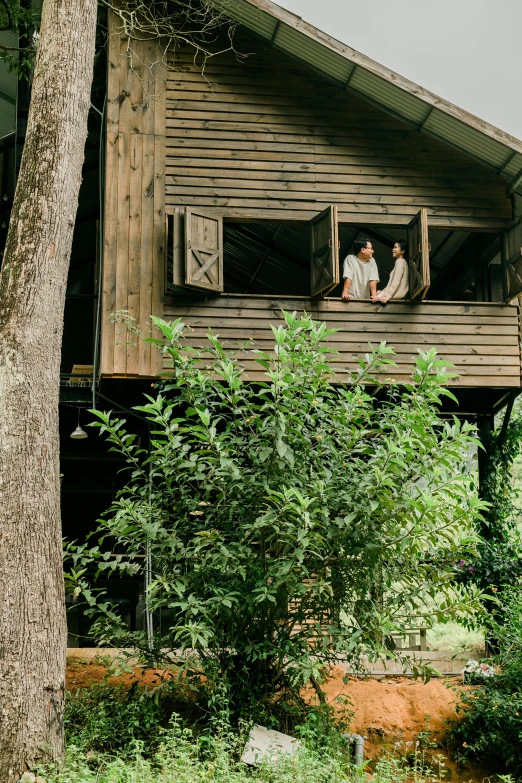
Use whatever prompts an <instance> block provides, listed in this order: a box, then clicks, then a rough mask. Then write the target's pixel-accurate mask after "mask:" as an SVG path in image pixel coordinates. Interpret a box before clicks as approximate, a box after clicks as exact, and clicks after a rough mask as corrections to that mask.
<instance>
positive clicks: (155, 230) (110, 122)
mask: <svg viewBox="0 0 522 783" xmlns="http://www.w3.org/2000/svg"><path fill="white" fill-rule="evenodd" d="M161 63H162V55H161V51H160V48H159V45H158V43H157V42H155V41H150V42H147V41H134V42H132V45H131V46H130V47H129V46H128V45H127V39H126V37H125V36H122V35H121V34H120V29H119V26H118V23H117V21H116V17H115V15H114V14H113V13H111V12H110V13H109V58H108V95H107V154H106V186H105V227H104V228H105V230H104V246H105V251H104V258H103V309H102V312H103V319H102V338H101V346H102V349H101V373H102V375H124V376H145V377H151V376H154V375H156V374H157V372H159V371H160V368H161V357H160V356H159V353H158V352H157V351H155V350H151V346H150V345H143V343H140V342H139V341H137V340H136V338H135V337H134V336H132V335H128V334H127V333H126V331H125V330H124V329H123V328H122V326H121V325H119V324H116V326H115V325H114V324H112V323H111V322H110V314H111V313H113V312H115V311H116V310H127V311H128V312H129V315H131V316H132V317H133V318H135V319H136V322H137V323H138V324H139V325H140V327H141V328H142V329H143V330H144V331H147V329H148V327H147V323H148V322H149V321H150V315H151V314H154V315H161V312H162V306H163V305H162V292H163V287H164V241H165V111H166V110H165V83H166V67H165V66H164V65H162V64H161Z"/></svg>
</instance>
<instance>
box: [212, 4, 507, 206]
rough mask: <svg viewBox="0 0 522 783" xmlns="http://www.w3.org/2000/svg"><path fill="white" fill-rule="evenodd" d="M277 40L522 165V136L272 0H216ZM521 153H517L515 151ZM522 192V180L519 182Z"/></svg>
mask: <svg viewBox="0 0 522 783" xmlns="http://www.w3.org/2000/svg"><path fill="white" fill-rule="evenodd" d="M211 2H213V3H214V5H215V6H217V7H219V8H220V9H221V10H223V12H224V13H225V14H226V15H227V16H229V17H230V18H231V19H234V20H236V21H238V22H240V23H241V24H243V25H244V26H245V27H247V28H248V29H249V30H251V31H252V32H254V33H256V34H257V35H259V36H261V37H262V38H263V39H264V40H266V41H268V42H269V43H270V44H271V45H272V46H274V47H275V48H277V49H280V50H281V51H283V52H285V53H286V54H289V55H291V56H292V57H296V58H297V59H299V60H301V61H302V62H304V63H306V64H307V65H309V66H310V67H312V68H314V69H315V70H316V71H318V72H319V73H322V74H324V75H325V76H326V77H328V78H329V79H331V80H333V81H334V82H335V83H337V84H338V85H339V86H341V87H343V88H345V89H348V90H352V91H354V92H356V93H357V94H358V95H360V96H361V97H363V98H366V99H367V100H368V101H370V102H371V103H374V104H376V105H378V106H380V107H381V108H382V109H383V110H384V111H387V112H389V113H391V114H393V115H394V116H396V117H398V118H400V119H402V120H403V121H405V122H407V123H408V124H410V125H414V126H415V127H416V128H418V129H419V130H421V131H422V132H424V133H427V134H429V135H431V136H435V137H436V138H438V139H440V140H441V141H442V142H446V143H447V144H450V145H451V146H453V147H456V148H457V149H458V150H460V151H462V152H464V153H466V154H468V155H470V156H471V157H473V158H474V159H475V160H478V161H480V162H481V163H484V164H486V165H488V166H490V167H492V168H494V169H495V170H496V171H497V172H498V173H499V174H501V175H502V176H504V177H506V178H508V179H509V178H510V179H511V180H513V178H515V179H516V178H517V177H518V174H519V172H520V171H521V169H522V141H521V140H520V139H517V138H515V137H514V136H510V135H509V134H508V133H505V132H504V131H502V130H500V129H499V128H495V127H494V126H493V125H490V124H489V123H487V122H485V121H483V120H480V119H479V118H478V117H475V116H474V115H472V114H469V113H468V112H466V111H464V110H463V109H460V108H459V107H458V106H455V105H454V104H452V103H449V102H448V101H445V100H444V99H442V98H439V97H438V96H437V95H434V93H431V92H429V91H428V90H424V89H423V88H422V87H420V86H419V85H417V84H414V83H413V82H410V81H409V80H408V79H405V78H404V77H402V76H400V75H399V74H397V73H394V72H393V71H390V70H389V69H388V68H385V67H384V66H382V65H379V63H376V62H375V61H374V60H371V59H370V58H369V57H366V56H365V55H363V54H361V53H360V52H357V51H356V50H355V49H352V48H351V47H349V46H347V45H345V44H343V43H341V42H340V41H337V40H336V39H335V38H332V37H331V36H329V35H327V34H326V33H324V32H322V31H321V30H319V29H317V28H316V27H313V26H312V25H310V24H308V23H307V22H305V21H304V20H302V19H301V17H299V16H296V15H295V14H292V13H290V12H289V11H286V10H285V9H283V8H281V7H280V6H278V5H276V4H275V3H272V2H271V0H211ZM514 153H515V154H514ZM516 192H518V193H520V194H522V182H520V183H519V184H518V186H517V188H516Z"/></svg>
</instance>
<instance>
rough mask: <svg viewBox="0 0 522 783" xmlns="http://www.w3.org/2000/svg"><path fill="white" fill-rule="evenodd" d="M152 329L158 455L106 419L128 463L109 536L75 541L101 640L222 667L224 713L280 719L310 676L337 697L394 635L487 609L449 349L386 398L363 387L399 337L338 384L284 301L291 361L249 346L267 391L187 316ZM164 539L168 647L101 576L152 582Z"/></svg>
mask: <svg viewBox="0 0 522 783" xmlns="http://www.w3.org/2000/svg"><path fill="white" fill-rule="evenodd" d="M154 321H155V324H156V326H157V327H158V329H159V330H160V331H161V333H162V335H163V339H162V340H152V342H154V343H156V345H157V346H158V347H159V348H160V350H161V351H162V352H163V354H164V356H165V357H166V358H167V359H169V360H170V363H171V365H172V369H171V371H170V373H169V378H168V380H167V381H166V382H165V383H164V385H163V388H162V390H161V392H160V393H159V394H158V395H157V397H155V398H154V397H151V396H149V397H147V402H146V404H145V405H142V406H140V407H138V408H137V410H139V411H140V412H141V413H142V414H143V415H144V416H145V417H146V418H147V419H148V421H149V422H150V426H151V428H152V434H151V444H150V453H149V452H148V450H145V449H143V448H140V447H139V445H138V443H137V440H136V437H135V436H134V435H133V434H131V433H129V432H127V431H126V428H125V420H123V419H119V418H117V417H115V416H113V415H112V414H111V413H102V412H96V416H97V418H98V421H97V423H95V425H93V426H97V427H98V428H99V429H100V432H101V433H102V434H104V435H105V436H106V437H107V439H108V441H109V443H110V444H111V448H112V450H113V451H115V452H117V453H118V454H120V455H122V456H123V457H124V458H125V460H126V461H127V465H128V468H129V473H130V475H129V480H128V484H127V486H126V487H125V488H124V489H123V490H122V491H121V492H120V493H119V495H118V497H117V499H116V500H115V502H114V503H113V505H112V506H111V508H110V509H109V510H108V512H107V514H106V516H105V518H104V519H103V520H101V521H100V527H99V530H98V532H97V537H98V543H97V544H96V545H95V546H87V545H80V546H76V545H73V546H71V547H70V548H69V554H70V556H71V557H72V560H73V569H74V571H75V574H76V577H74V579H75V580H76V582H77V584H76V588H75V589H76V590H77V591H79V590H81V591H83V594H84V596H85V598H86V600H87V601H88V602H89V603H90V605H91V608H92V612H93V614H94V615H95V617H96V622H95V625H94V629H95V633H96V636H97V639H98V641H99V642H100V643H101V644H106V645H108V644H113V645H116V646H118V647H131V648H135V649H137V650H138V651H139V652H140V654H141V657H142V660H143V661H145V662H148V663H155V664H157V663H160V662H162V661H165V660H168V661H169V662H172V660H176V661H177V663H178V665H179V666H180V667H183V669H184V671H185V672H187V674H188V675H189V676H191V675H194V676H197V677H199V676H200V675H201V674H204V675H205V677H206V688H207V697H206V698H207V702H208V709H209V710H210V711H211V712H212V711H213V710H214V709H215V705H217V704H220V705H222V704H223V703H224V701H225V700H226V701H227V703H228V705H229V708H230V710H231V712H232V713H233V714H235V715H236V716H239V715H247V716H248V717H249V718H250V717H255V719H256V720H258V721H259V722H268V721H269V720H270V714H272V713H273V710H274V705H277V704H278V703H279V699H280V697H281V695H282V694H283V695H284V701H285V703H288V702H289V701H290V702H291V701H292V699H293V700H294V701H295V702H298V701H299V698H300V697H299V693H300V689H301V687H302V686H303V685H305V684H306V683H308V682H311V683H312V684H313V685H314V686H315V687H316V688H317V690H318V692H319V695H321V691H320V681H321V677H322V675H323V672H324V668H325V667H326V666H328V665H329V664H332V663H334V662H335V661H337V660H339V659H340V658H341V659H344V660H349V661H352V662H353V663H354V665H359V663H360V660H361V656H363V655H368V656H369V657H371V658H375V657H376V656H379V655H388V656H390V655H391V654H392V653H390V652H389V650H387V649H386V644H385V641H386V638H387V637H388V636H389V634H390V633H391V632H392V631H399V632H402V633H404V632H406V630H407V629H408V628H411V627H412V626H413V627H415V626H418V625H419V624H420V623H422V624H427V625H429V624H430V623H431V622H432V621H434V620H437V619H438V620H441V619H443V620H446V619H450V618H456V617H460V616H462V615H465V614H466V613H469V612H470V611H473V610H474V609H476V608H477V605H478V595H477V591H476V590H475V589H474V588H473V587H470V588H469V589H467V588H464V587H461V588H460V591H459V589H458V588H457V587H456V586H455V583H454V568H453V566H452V563H453V562H454V560H455V558H456V557H459V556H461V555H462V554H463V553H466V552H468V553H469V552H472V551H473V550H474V545H475V533H474V525H475V522H476V520H477V518H478V517H479V516H480V512H481V510H482V509H483V508H484V504H483V503H481V501H479V499H478V497H477V495H476V493H475V492H474V491H473V489H472V487H471V485H470V480H469V477H468V476H467V475H466V455H467V450H468V449H469V446H470V444H471V443H474V440H473V438H472V436H471V427H470V426H469V425H468V424H466V423H464V424H461V423H459V422H458V421H457V420H456V419H453V420H451V421H448V420H442V419H441V417H440V415H439V413H438V406H439V404H440V400H441V398H442V396H443V395H445V394H449V392H448V391H447V390H446V389H445V387H444V384H445V383H446V382H447V379H448V373H447V366H446V363H445V362H443V361H440V360H438V359H437V357H436V355H435V351H433V350H431V351H428V352H427V353H425V354H420V355H419V356H418V357H417V360H416V364H415V368H414V371H413V376H412V383H411V384H408V385H407V386H406V387H405V388H404V389H402V390H400V389H398V388H397V387H396V386H394V385H393V384H391V385H390V386H389V388H388V390H387V393H386V394H385V395H384V396H383V399H381V400H380V401H379V402H376V401H375V399H374V398H373V397H372V396H371V395H370V394H369V393H368V391H367V390H366V389H365V384H368V383H372V382H373V383H374V384H376V385H377V381H375V379H373V376H374V374H375V373H376V372H381V373H382V372H384V371H386V370H387V369H388V368H389V367H390V366H393V362H392V355H393V351H392V349H390V348H388V347H387V346H386V345H385V344H381V345H380V346H379V347H378V348H372V349H371V353H370V354H368V355H367V357H366V359H365V360H363V361H361V362H360V367H359V371H358V372H357V373H355V374H354V375H353V376H352V378H351V382H350V383H348V384H338V383H336V382H335V381H336V380H337V377H336V376H335V375H334V374H333V372H332V370H331V369H330V366H329V364H328V363H327V359H329V358H331V357H330V354H331V353H332V349H330V348H328V347H326V345H325V341H326V340H327V338H328V337H330V336H331V335H332V331H330V330H328V329H327V328H326V325H325V324H324V323H322V324H318V323H315V322H313V321H312V320H311V319H309V318H308V317H307V316H304V317H302V318H299V317H297V316H296V315H295V314H293V315H291V314H288V313H286V314H285V321H286V324H285V326H281V327H279V328H277V329H276V328H274V329H273V333H274V342H275V346H274V353H273V354H264V353H259V352H251V354H250V356H251V358H252V359H255V361H257V363H258V365H259V366H260V367H261V368H262V369H264V371H265V373H266V378H267V380H266V382H265V383H262V384H257V385H254V384H252V383H248V382H244V381H243V380H242V368H241V366H240V364H239V363H238V361H236V360H235V359H234V358H232V357H230V355H229V354H227V353H226V352H225V350H224V349H223V346H222V345H221V343H220V342H219V340H218V339H217V338H216V337H214V336H212V335H209V336H208V340H209V353H207V354H206V358H205V356H202V355H200V354H199V353H198V352H197V351H194V350H191V349H190V348H189V347H188V346H186V345H185V344H184V341H183V332H184V327H183V324H182V323H181V322H180V321H176V322H175V323H173V324H167V323H165V322H164V321H161V320H160V319H154ZM209 355H210V359H208V356H209ZM344 378H346V375H344ZM372 379H373V380H372ZM146 551H149V552H150V555H151V562H152V569H151V581H150V586H149V589H148V594H147V600H148V603H149V607H150V610H151V611H152V612H154V615H155V618H156V627H158V626H159V619H161V632H160V631H159V629H158V632H157V634H156V637H155V639H154V643H153V645H152V649H151V648H150V645H149V641H148V640H147V638H146V636H145V634H144V633H141V632H139V633H138V632H137V633H129V632H128V630H127V629H126V627H125V626H124V625H123V623H122V622H121V621H120V618H119V617H118V614H117V612H116V611H115V610H114V607H113V606H112V605H111V604H109V603H108V602H105V603H104V601H103V599H102V598H101V599H100V598H99V597H97V595H96V593H95V591H94V590H93V589H92V588H91V586H90V585H89V584H88V581H87V578H86V572H85V569H91V570H92V569H93V568H95V569H96V570H97V573H98V574H102V575H103V576H104V578H106V576H107V574H111V575H114V574H128V573H131V574H143V570H144V562H145V559H144V553H145V552H146ZM435 599H436V602H435ZM428 606H434V607H435V608H434V609H428V608H427V607H428ZM220 689H221V690H220ZM222 689H224V690H222ZM224 693H225V694H226V699H224Z"/></svg>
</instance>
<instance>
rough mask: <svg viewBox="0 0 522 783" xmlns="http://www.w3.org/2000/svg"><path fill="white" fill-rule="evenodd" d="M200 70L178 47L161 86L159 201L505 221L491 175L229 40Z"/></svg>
mask: <svg viewBox="0 0 522 783" xmlns="http://www.w3.org/2000/svg"><path fill="white" fill-rule="evenodd" d="M235 40H236V48H237V49H238V50H239V51H240V52H248V53H249V54H248V57H246V58H240V57H237V56H236V55H235V53H234V52H225V53H223V54H219V55H217V56H215V57H212V58H210V59H209V60H208V61H207V63H206V65H205V69H204V73H203V74H202V72H201V65H200V64H199V63H198V64H195V63H194V53H193V51H191V50H190V49H188V48H185V49H181V50H177V51H176V53H175V54H173V55H172V63H171V67H172V70H169V74H168V82H167V88H168V90H167V169H166V203H167V207H168V208H169V211H172V209H173V207H175V206H183V205H186V206H196V205H197V206H204V207H213V208H216V210H217V211H219V213H220V214H222V215H224V216H228V217H236V218H239V217H241V218H243V217H250V218H262V219H268V220H270V219H274V220H275V219H277V220H284V219H286V220H289V219H291V220H308V219H310V218H312V217H313V216H314V215H315V214H317V213H318V212H320V211H321V210H322V209H324V208H325V207H326V206H327V205H328V204H331V203H336V204H338V209H339V220H341V221H346V222H367V223H400V224H404V223H407V222H408V221H409V220H410V219H411V217H412V216H413V215H414V214H416V212H418V210H419V208H420V207H423V206H425V207H427V208H428V214H429V220H430V225H433V226H435V225H437V226H448V227H451V226H456V225H458V226H460V227H474V226H475V227H476V226H479V227H482V228H488V227H490V228H491V227H494V228H498V226H499V225H500V224H502V222H503V221H506V220H510V219H511V217H512V207H511V202H510V200H509V198H508V197H507V195H506V186H505V184H504V183H503V181H502V180H501V179H500V178H499V177H497V176H496V175H495V174H494V173H493V172H491V171H490V170H488V169H487V168H484V167H482V166H481V165H480V164H478V163H475V162H474V161H472V160H470V159H469V158H466V157H465V156H463V155H462V154H460V153H458V152H457V151H454V150H453V149H452V148H450V147H446V146H443V145H442V144H441V143H439V142H438V141H436V140H432V139H431V138H429V137H427V136H424V135H423V134H421V133H419V132H417V131H415V130H413V129H410V128H408V127H407V126H406V125H404V124H403V123H401V122H400V121H398V120H395V119H394V118H392V117H390V116H389V115H387V114H385V113H384V112H382V111H380V110H379V109H377V108H374V107H372V106H371V105H370V104H368V103H366V102H363V101H362V100H361V99H359V98H357V97H355V96H353V95H350V94H349V93H347V92H344V91H343V90H341V89H340V88H337V87H334V86H331V85H329V84H328V83H327V82H325V81H323V80H321V79H320V78H319V77H316V76H315V75H314V73H313V71H312V70H310V69H306V68H305V67H304V66H301V65H300V64H298V63H296V62H295V61H293V60H292V59H290V58H288V57H286V56H285V55H283V54H281V53H280V52H277V51H274V50H273V49H270V48H266V47H265V46H264V44H262V43H261V42H260V41H258V40H256V39H249V38H244V37H242V35H241V34H239V33H236V39H235Z"/></svg>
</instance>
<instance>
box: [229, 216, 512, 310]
mask: <svg viewBox="0 0 522 783" xmlns="http://www.w3.org/2000/svg"><path fill="white" fill-rule="evenodd" d="M223 234H224V280H225V292H227V293H238V294H239V293H242V294H259V295H267V296H276V295H280V296H309V295H310V226H309V224H308V223H306V222H299V221H292V222H285V223H275V222H272V223H264V222H249V223H236V222H225V223H224V231H223ZM407 234H408V232H407V227H406V226H382V225H375V226H371V225H360V226H359V225H354V224H347V223H344V224H343V223H339V241H340V250H339V261H340V266H341V270H340V272H341V275H340V276H341V278H342V263H343V260H344V258H345V257H346V256H347V255H348V254H349V253H351V252H353V243H354V241H355V240H356V239H359V238H366V239H369V240H370V241H371V242H372V244H373V247H374V249H375V256H374V258H375V259H376V261H377V265H378V268H379V273H380V275H381V281H380V284H379V288H384V287H385V285H386V283H387V282H388V278H389V275H390V272H391V270H392V268H393V263H394V262H393V258H392V255H391V249H392V247H393V244H394V242H395V241H397V240H407ZM429 241H430V245H431V251H430V271H431V287H430V289H429V291H428V295H427V298H428V299H430V300H453V301H463V300H464V301H479V302H488V301H491V302H499V301H502V299H503V293H502V278H501V265H500V238H499V236H498V235H495V234H490V233H478V232H470V231H469V230H459V229H455V230H447V229H437V228H430V229H429ZM470 262H471V263H470ZM328 295H329V296H340V295H341V285H339V286H338V287H337V288H336V289H334V290H333V291H331V292H330V293H329V294H328Z"/></svg>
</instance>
